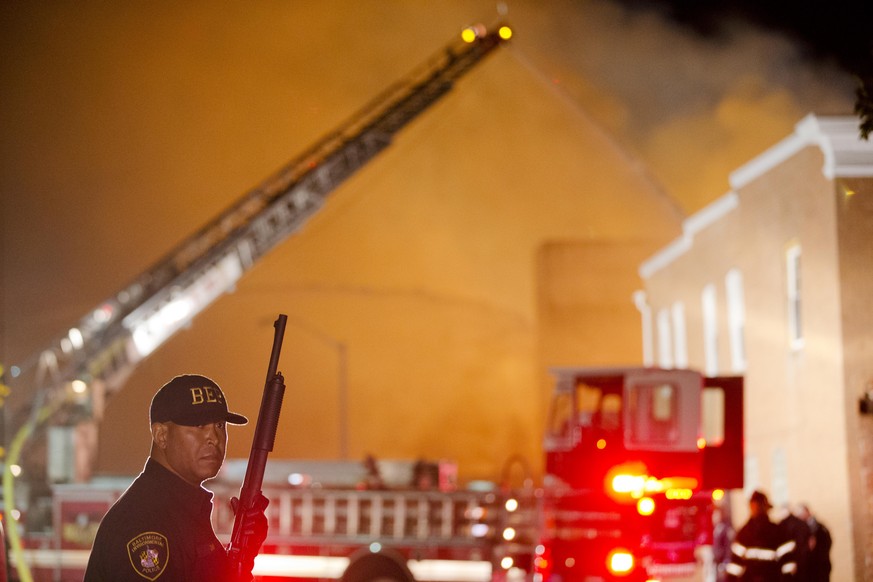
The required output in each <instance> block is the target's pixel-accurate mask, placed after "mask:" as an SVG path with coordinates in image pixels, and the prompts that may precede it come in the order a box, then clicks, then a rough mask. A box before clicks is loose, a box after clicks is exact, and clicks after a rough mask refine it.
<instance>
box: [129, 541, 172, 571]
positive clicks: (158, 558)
mask: <svg viewBox="0 0 873 582" xmlns="http://www.w3.org/2000/svg"><path fill="white" fill-rule="evenodd" d="M127 557H128V558H130V565H131V566H133V569H134V571H136V573H137V574H139V575H140V576H142V577H143V578H145V579H146V580H156V579H157V578H158V576H160V575H161V574H163V573H164V568H166V567H167V562H168V561H169V559H170V548H169V546H168V545H167V538H166V536H164V535H163V534H159V533H158V532H155V531H147V532H143V533H141V534H139V535H138V536H136V537H135V538H133V539H132V540H130V541H129V542H127Z"/></svg>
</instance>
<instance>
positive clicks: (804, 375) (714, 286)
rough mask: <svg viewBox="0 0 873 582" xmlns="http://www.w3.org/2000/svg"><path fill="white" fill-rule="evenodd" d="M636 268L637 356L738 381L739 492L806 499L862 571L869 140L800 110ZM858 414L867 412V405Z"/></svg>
mask: <svg viewBox="0 0 873 582" xmlns="http://www.w3.org/2000/svg"><path fill="white" fill-rule="evenodd" d="M730 185H731V191H729V192H728V193H727V194H725V195H724V196H722V197H721V198H720V199H718V200H716V201H715V202H714V203H712V204H711V205H709V206H708V207H706V208H704V209H702V210H701V211H700V212H698V213H696V214H695V215H693V216H691V217H689V218H688V219H687V220H685V222H684V223H683V230H682V235H681V236H680V237H679V238H678V239H677V240H675V241H674V242H672V243H671V244H669V245H668V246H666V247H665V248H663V249H662V250H660V251H659V252H658V253H657V254H655V255H654V256H652V257H650V258H649V259H648V260H646V261H645V262H644V263H643V264H642V265H641V266H640V269H639V272H640V275H641V277H642V279H643V281H644V288H645V290H644V291H641V292H639V293H638V294H637V296H636V302H637V307H638V309H639V310H640V312H641V314H642V317H643V352H644V360H645V362H646V363H647V364H651V365H659V366H664V367H674V366H675V367H685V366H690V367H692V368H698V369H701V370H704V371H705V372H706V373H708V374H721V375H730V374H742V375H744V376H745V378H746V409H745V422H746V451H745V455H746V456H745V481H746V491H744V492H736V493H734V494H733V496H732V500H733V502H732V507H733V513H734V522H735V524H736V525H740V524H742V523H743V522H744V520H745V519H746V517H747V505H746V504H745V500H744V497H745V498H747V497H748V494H749V493H750V492H751V490H753V489H755V488H761V489H764V490H765V491H767V492H769V494H770V496H771V500H772V501H773V503H774V505H776V506H777V507H779V506H780V505H783V504H785V503H797V502H807V503H808V504H809V506H810V508H811V509H812V511H813V513H815V514H816V515H818V516H819V518H820V519H821V521H822V522H823V523H825V524H826V525H827V526H828V527H829V528H830V530H831V533H832V535H833V540H834V547H833V551H832V553H831V559H832V562H833V565H834V570H833V575H832V579H833V580H859V581H860V580H873V410H871V409H873V403H871V402H869V399H870V398H871V397H873V142H867V141H864V140H861V139H860V138H859V137H858V123H857V119H854V118H820V117H816V116H814V115H810V116H807V117H806V118H804V119H803V120H801V121H800V122H799V123H798V124H797V125H796V127H795V132H794V133H793V134H792V135H790V136H789V137H787V138H785V139H784V140H782V141H781V142H780V143H778V144H777V145H775V146H774V147H772V148H770V149H769V150H767V151H766V152H764V153H763V154H761V155H760V156H758V157H757V158H755V159H754V160H752V161H750V162H749V163H747V164H746V165H744V166H742V167H741V168H739V169H738V170H736V171H735V172H733V173H732V174H731V176H730ZM865 410H868V411H869V412H865Z"/></svg>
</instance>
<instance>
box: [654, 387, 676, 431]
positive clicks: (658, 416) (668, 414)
mask: <svg viewBox="0 0 873 582" xmlns="http://www.w3.org/2000/svg"><path fill="white" fill-rule="evenodd" d="M673 393H674V390H673V387H672V386H670V385H669V384H662V385H660V386H657V387H656V388H655V389H654V391H653V394H652V419H653V420H657V421H658V422H669V421H670V420H672V418H673Z"/></svg>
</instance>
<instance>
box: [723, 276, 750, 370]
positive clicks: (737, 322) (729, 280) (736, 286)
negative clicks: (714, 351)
mask: <svg viewBox="0 0 873 582" xmlns="http://www.w3.org/2000/svg"><path fill="white" fill-rule="evenodd" d="M725 292H726V294H727V308H728V333H729V338H730V346H731V370H732V371H733V372H745V371H746V341H745V328H746V303H745V299H744V298H743V274H742V273H740V271H739V269H731V270H730V271H728V274H727V276H726V277H725Z"/></svg>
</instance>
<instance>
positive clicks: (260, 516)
mask: <svg viewBox="0 0 873 582" xmlns="http://www.w3.org/2000/svg"><path fill="white" fill-rule="evenodd" d="M149 418H150V422H151V435H152V445H151V452H150V454H149V458H148V460H147V461H146V464H145V468H144V469H143V471H142V473H140V475H139V476H138V477H137V478H136V480H134V482H133V483H132V484H131V486H130V487H129V488H128V489H127V491H125V492H124V494H123V495H122V496H121V497H120V498H119V499H118V501H116V502H115V504H114V505H113V506H112V507H111V508H110V509H109V512H108V513H107V514H106V516H105V517H104V518H103V520H102V521H101V523H100V527H99V529H98V531H97V536H96V539H95V540H94V547H93V549H92V550H91V556H90V558H89V560H88V568H87V570H86V572H85V581H84V582H106V581H110V580H111V581H112V582H125V581H131V582H133V581H136V582H143V579H145V580H151V581H152V582H201V581H202V582H238V581H240V580H243V581H248V580H251V579H252V576H251V569H252V567H253V565H254V556H255V555H256V554H257V552H258V550H259V549H260V547H261V544H262V543H263V541H264V539H265V538H266V535H267V519H266V517H265V515H264V509H266V506H267V499H266V498H265V497H263V496H262V495H260V496H259V497H258V500H257V501H256V503H255V504H254V507H253V508H252V509H251V510H250V511H249V513H248V514H247V515H246V520H245V523H246V524H247V529H246V533H248V534H249V535H247V536H246V538H247V539H248V540H250V544H251V547H248V548H245V551H244V552H243V553H244V554H246V555H248V556H249V557H250V559H249V560H247V562H248V563H246V564H244V565H243V566H242V570H244V572H243V573H242V574H241V575H240V574H239V573H238V572H235V571H234V566H233V564H231V561H230V560H229V559H228V556H227V551H226V549H225V548H224V547H223V546H222V545H221V542H219V540H218V538H217V537H216V536H215V532H214V531H213V529H212V523H211V521H210V517H211V514H212V492H211V491H209V490H207V489H205V488H204V487H203V482H204V481H206V480H207V479H211V478H212V477H215V476H216V475H217V474H218V471H219V469H220V468H221V465H222V463H223V462H224V453H225V447H226V445H227V430H226V426H227V424H236V425H242V424H246V423H247V422H248V420H247V419H246V417H244V416H242V415H240V414H236V413H233V412H229V411H228V409H227V401H226V400H225V397H224V393H223V392H222V391H221V388H219V387H218V384H216V383H215V382H214V381H212V380H210V379H209V378H207V377H205V376H200V375H194V374H186V375H181V376H176V377H175V378H173V379H172V380H170V381H169V382H167V383H166V384H165V385H164V386H163V387H161V389H160V390H158V392H157V393H156V394H155V396H154V398H153V399H152V403H151V408H150V411H149ZM233 501H235V499H234V500H232V502H233Z"/></svg>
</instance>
